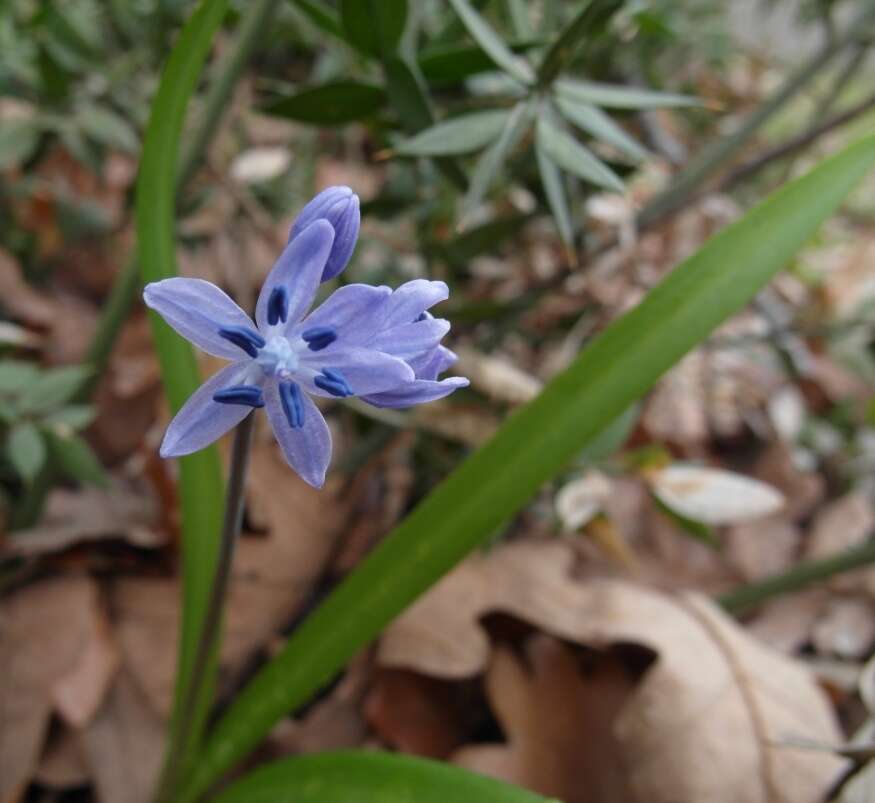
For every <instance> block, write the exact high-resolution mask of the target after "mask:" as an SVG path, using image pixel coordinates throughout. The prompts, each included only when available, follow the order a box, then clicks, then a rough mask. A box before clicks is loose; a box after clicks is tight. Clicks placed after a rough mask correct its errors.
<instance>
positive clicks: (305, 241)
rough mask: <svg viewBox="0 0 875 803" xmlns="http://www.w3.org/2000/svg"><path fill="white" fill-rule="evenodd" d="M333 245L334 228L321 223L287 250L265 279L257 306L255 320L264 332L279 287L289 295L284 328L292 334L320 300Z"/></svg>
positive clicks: (306, 232)
mask: <svg viewBox="0 0 875 803" xmlns="http://www.w3.org/2000/svg"><path fill="white" fill-rule="evenodd" d="M333 242H334V229H333V228H332V227H331V224H330V223H329V222H328V221H327V220H317V221H316V222H315V223H312V224H311V225H309V226H308V227H307V228H306V229H304V231H302V232H301V233H300V234H299V235H298V236H297V237H295V239H294V240H292V241H291V242H290V243H289V244H288V245H287V246H286V247H285V250H284V251H283V252H282V254H280V258H279V259H278V260H277V261H276V265H274V266H273V270H271V272H270V273H269V274H268V276H267V279H265V281H264V285H263V286H262V288H261V292H260V293H259V294H258V303H257V304H256V305H255V320H256V322H257V323H258V328H259V329H260V330H261V331H262V332H264V331H266V330H267V328H268V320H267V313H268V302H269V301H270V295H271V293H272V292H273V289H274V288H275V287H277V286H280V285H281V286H282V287H284V288H285V289H286V292H287V293H288V317H287V318H286V321H285V323H284V324H280V325H281V326H284V328H285V330H286V331H288V329H290V328H292V327H293V326H294V325H295V324H296V323H297V322H298V321H299V320H300V319H301V318H302V317H303V316H304V313H305V312H306V311H307V310H308V309H309V308H310V305H311V304H312V303H313V299H314V298H315V296H316V290H317V288H318V287H319V282H320V280H321V278H322V270H323V268H324V267H325V262H326V260H327V259H328V255H329V253H331V244H332V243H333Z"/></svg>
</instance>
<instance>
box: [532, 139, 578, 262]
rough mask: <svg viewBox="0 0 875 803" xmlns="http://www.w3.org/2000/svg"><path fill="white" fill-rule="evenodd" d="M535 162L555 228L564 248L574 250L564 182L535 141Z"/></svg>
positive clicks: (544, 151)
mask: <svg viewBox="0 0 875 803" xmlns="http://www.w3.org/2000/svg"><path fill="white" fill-rule="evenodd" d="M535 160H536V161H537V163H538V173H539V174H540V176H541V184H542V185H543V187H544V194H545V195H546V196H547V203H548V204H549V205H550V212H551V213H552V214H553V220H555V221H556V228H557V229H558V230H559V236H560V237H561V238H562V242H563V243H565V247H566V248H568V249H569V251H570V250H571V249H573V248H574V226H573V225H572V223H571V209H570V208H569V206H568V193H567V192H566V191H565V180H564V178H563V176H562V173H561V172H559V168H558V167H556V165H555V163H554V162H553V160H552V159H551V158H550V156H549V154H548V153H547V151H546V150H545V148H544V146H543V144H542V143H541V142H540V140H538V139H536V140H535Z"/></svg>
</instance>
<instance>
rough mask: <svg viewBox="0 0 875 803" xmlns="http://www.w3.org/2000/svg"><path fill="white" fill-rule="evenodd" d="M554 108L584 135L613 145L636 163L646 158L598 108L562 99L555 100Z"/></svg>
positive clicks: (644, 151) (634, 143) (637, 145)
mask: <svg viewBox="0 0 875 803" xmlns="http://www.w3.org/2000/svg"><path fill="white" fill-rule="evenodd" d="M556 106H557V107H558V109H559V111H560V113H561V114H562V116H563V117H564V118H565V119H566V120H568V122H570V123H571V124H572V125H576V126H577V127H578V128H579V129H580V130H581V131H583V132H584V133H587V134H589V135H590V136H592V137H595V138H596V139H597V140H600V141H601V142H605V143H607V144H608V145H613V146H614V147H615V148H616V149H617V150H619V151H622V152H623V153H625V154H626V155H627V156H629V157H630V158H632V159H635V160H636V161H642V160H643V159H646V158H647V151H646V150H645V149H644V148H643V147H642V146H641V145H639V144H638V143H637V142H636V141H635V140H634V139H633V138H632V137H630V136H629V135H628V134H627V133H626V132H625V131H624V130H623V129H622V128H621V127H620V126H619V125H617V124H616V123H615V122H614V121H613V120H612V119H611V118H610V117H608V115H607V114H605V113H604V112H603V111H602V110H601V109H599V108H598V107H596V106H592V105H590V104H588V103H572V102H571V101H569V100H566V99H565V98H563V97H558V98H557V99H556Z"/></svg>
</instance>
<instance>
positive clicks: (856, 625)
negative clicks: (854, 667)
mask: <svg viewBox="0 0 875 803" xmlns="http://www.w3.org/2000/svg"><path fill="white" fill-rule="evenodd" d="M812 641H813V643H814V646H815V648H816V649H817V650H818V652H821V653H825V654H826V655H838V656H840V657H843V658H865V657H866V656H867V655H868V654H869V652H870V651H871V648H872V645H873V644H875V611H873V610H872V602H871V600H867V599H861V598H859V597H857V598H850V599H843V598H841V597H837V598H834V599H831V600H830V601H829V604H828V605H827V607H826V610H825V611H824V613H823V616H822V617H821V619H820V621H818V623H817V624H816V625H815V627H814V631H813V633H812Z"/></svg>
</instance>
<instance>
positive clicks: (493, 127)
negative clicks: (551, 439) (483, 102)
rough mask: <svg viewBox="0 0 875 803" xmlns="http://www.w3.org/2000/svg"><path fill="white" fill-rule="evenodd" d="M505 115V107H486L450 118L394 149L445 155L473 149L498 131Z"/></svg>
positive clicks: (418, 153) (506, 115)
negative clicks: (485, 108) (487, 108)
mask: <svg viewBox="0 0 875 803" xmlns="http://www.w3.org/2000/svg"><path fill="white" fill-rule="evenodd" d="M509 116H510V112H509V111H508V110H507V109H489V110H487V111H480V112H471V113H470V114H464V115H461V116H460V117H453V118H451V119H449V120H443V121H442V122H440V123H437V124H436V125H433V126H430V127H429V128H426V129H425V130H423V131H420V132H419V133H418V134H416V135H415V136H412V137H410V138H409V139H406V140H404V141H403V142H401V143H399V145H398V146H397V147H396V148H395V150H396V152H397V153H398V154H400V155H401V156H448V155H455V154H459V153H469V152H470V151H476V150H478V149H479V148H482V147H484V146H485V145H488V144H489V143H490V142H492V141H493V140H494V139H495V138H496V137H497V136H498V135H499V134H501V131H502V129H503V128H504V125H505V123H506V122H507V120H508V117H509Z"/></svg>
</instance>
